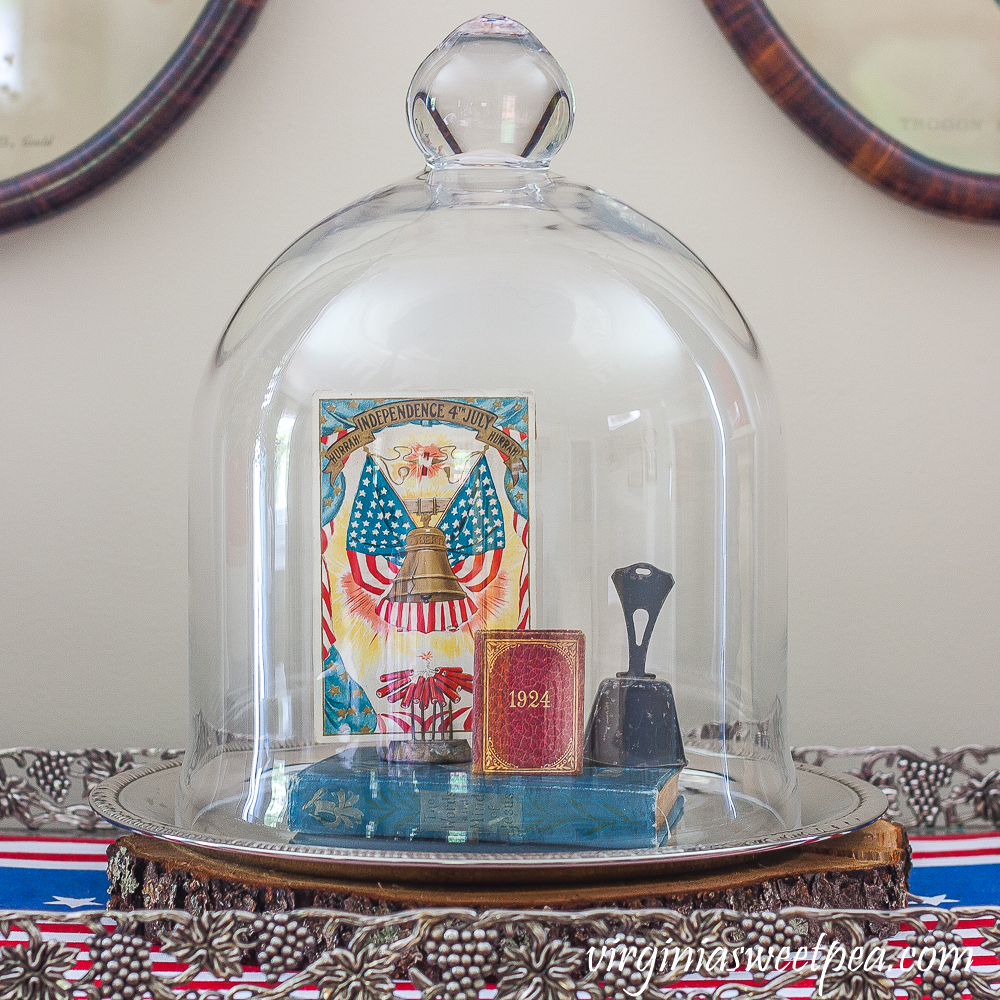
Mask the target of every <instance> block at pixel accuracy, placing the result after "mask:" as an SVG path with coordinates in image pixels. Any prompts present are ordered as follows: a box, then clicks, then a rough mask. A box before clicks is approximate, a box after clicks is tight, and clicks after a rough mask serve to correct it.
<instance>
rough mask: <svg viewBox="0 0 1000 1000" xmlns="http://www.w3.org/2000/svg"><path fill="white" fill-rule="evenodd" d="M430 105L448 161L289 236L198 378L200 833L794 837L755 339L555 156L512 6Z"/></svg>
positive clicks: (472, 844)
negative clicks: (560, 169)
mask: <svg viewBox="0 0 1000 1000" xmlns="http://www.w3.org/2000/svg"><path fill="white" fill-rule="evenodd" d="M407 109H408V114H409V118H410V125H411V130H412V132H413V135H414V137H415V139H416V140H417V142H418V144H419V145H420V147H421V149H422V151H423V153H424V155H425V157H426V160H427V169H426V170H425V171H424V172H423V173H422V174H420V175H419V176H418V177H416V178H414V179H412V180H408V181H404V182H402V183H400V184H397V185H394V186H393V187H390V188H387V189H385V190H383V191H379V192H376V193H375V194H372V195H371V196H369V197H368V198H365V199H364V200H363V201H361V202H358V203H357V204H355V205H352V206H350V207H348V208H346V209H344V210H342V211H340V212H338V213H337V214H335V215H334V216H332V217H331V218H329V219H327V220H326V221H325V222H322V223H320V224H319V225H318V226H316V227H315V228H314V229H312V230H310V231H309V232H308V233H306V235H305V236H303V237H302V238H301V239H300V240H298V242H296V243H295V244H293V245H292V247H291V248H289V249H288V250H287V251H286V252H285V253H284V254H282V255H281V257H279V258H278V260H277V261H275V263H274V264H273V265H272V266H271V267H270V268H269V269H268V271H267V272H266V273H265V274H264V275H263V276H262V278H261V279H260V280H259V281H258V282H257V284H256V285H255V286H254V288H253V290H252V291H251V292H250V294H249V295H248V296H247V298H246V300H245V301H244V303H243V304H242V306H241V307H240V309H239V311H238V312H237V313H236V315H235V317H234V318H233V320H232V322H231V323H230V325H229V328H228V329H227V330H226V332H225V334H224V336H223V338H222V341H221V343H220V345H219V348H218V351H217V353H216V356H215V358H214V359H213V362H212V364H211V366H210V368H209V371H208V373H207V375H206V377H205V380H204V383H203V386H202V390H201V394H200V397H199V402H198V407H197V413H196V420H195V428H194V434H193V446H192V468H191V500H190V525H191V527H190V531H191V536H190V568H191V706H192V716H193V719H192V730H191V740H190V745H189V750H188V752H187V754H186V756H185V761H184V768H183V773H182V776H181V783H180V791H179V795H178V816H177V821H178V823H179V824H180V825H182V826H184V827H186V828H188V829H192V830H202V831H208V832H219V831H230V832H232V831H233V830H235V829H237V828H239V829H240V830H241V831H243V834H242V835H244V836H245V835H246V831H248V830H255V831H256V836H258V837H259V838H260V839H261V840H268V839H270V840H271V841H275V840H277V841H280V842H287V841H289V840H293V839H294V841H295V842H296V843H304V844H315V845H318V846H321V847H325V848H328V849H329V851H330V853H331V854H332V855H336V854H337V852H343V851H344V850H346V849H351V850H357V849H369V848H370V849H378V850H380V851H385V850H406V851H411V852H414V851H417V852H419V851H430V852H439V853H440V852H452V853H455V854H458V855H470V856H471V858H472V859H473V860H474V858H475V855H476V853H477V852H480V851H488V852H494V853H495V852H497V851H500V852H504V851H510V852H521V853H532V852H551V853H552V855H553V857H558V855H559V854H560V853H561V852H563V853H565V852H567V851H585V852H588V851H589V852H604V851H620V850H629V851H636V852H641V851H650V852H653V853H654V854H655V853H657V852H660V853H662V852H664V851H668V852H669V851H677V850H687V849H697V848H699V847H716V846H718V845H725V844H730V843H731V844H743V843H746V842H747V841H748V840H752V839H754V838H756V837H761V836H767V835H770V834H773V833H776V832H780V831H783V830H788V829H792V828H794V827H796V826H797V824H798V822H799V811H798V795H797V791H796V783H795V774H794V771H793V768H792V763H791V759H790V755H789V752H788V748H787V741H786V720H785V702H786V692H785V687H786V654H785V627H786V555H785V486H784V470H783V457H782V451H783V448H782V441H781V436H780V426H779V422H778V416H777V412H776V409H775V404H774V396H773V391H772V388H771V383H770V378H769V375H768V372H767V369H766V366H765V365H764V362H763V360H762V358H761V356H760V353H759V350H758V347H757V344H756V341H755V340H754V338H753V336H752V334H751V333H750V331H749V329H748V328H747V326H746V324H745V322H744V320H743V318H742V316H741V315H740V313H739V311H738V310H737V309H736V307H735V306H734V305H733V303H732V301H731V300H730V299H729V297H728V295H727V294H726V292H725V291H724V289H723V288H722V287H721V286H720V285H719V284H718V282H717V281H716V280H715V279H714V278H713V277H712V275H711V274H710V273H709V272H708V270H707V269H706V268H705V267H704V265H703V264H702V263H701V262H700V261H699V260H698V259H697V258H696V257H695V256H694V255H693V254H692V253H691V252H690V251H689V250H688V249H687V248H686V247H684V246H683V245H682V244H680V243H679V242H678V241H677V240H676V239H674V237H672V236H671V235H670V234H669V233H667V232H666V231H665V230H663V229H661V228H660V227H659V226H657V225H656V224H655V223H653V222H651V221H650V220H648V219H646V218H644V217H643V216H641V215H639V214H638V213H637V212H635V211H633V210H632V209H630V208H629V207H627V206H626V205H623V204H622V203H621V202H618V201H616V200H614V199H613V198H610V197H608V196H607V195H605V194H602V193H600V192H598V191H595V190H593V189H591V188H587V187H584V186H581V185H578V184H574V183H571V182H569V181H566V180H564V179H563V178H561V177H558V176H556V175H554V174H552V173H550V171H549V169H548V163H549V159H550V158H551V156H552V155H553V154H554V153H555V152H556V151H557V150H558V148H559V147H560V146H561V145H562V143H563V142H564V141H565V139H566V138H567V136H568V134H569V131H570V128H571V125H572V119H573V98H572V91H571V88H570V85H569V82H568V80H567V79H566V77H565V75H564V74H563V72H562V70H561V69H560V67H559V66H558V64H557V63H556V62H555V60H554V59H553V58H552V56H551V55H550V54H549V53H548V51H547V50H546V49H544V48H543V47H542V46H541V45H540V44H539V42H538V41H537V40H536V39H535V38H534V36H533V35H532V34H531V33H530V32H529V31H528V30H527V29H526V28H524V27H523V26H522V25H520V24H518V23H517V22H516V21H512V20H510V19H508V18H504V17H499V16H494V15H487V16H483V17H480V18H476V19H474V20H472V21H469V22H468V23H466V24H464V25H462V26H461V27H459V28H458V29H456V31H454V32H453V33H452V34H451V35H450V36H449V37H448V38H447V39H445V41H444V42H443V43H442V44H441V46H439V47H438V49H436V50H435V51H434V52H433V53H432V54H431V55H430V56H428V58H427V59H426V60H425V61H424V63H423V64H422V65H421V67H420V68H419V69H418V71H417V73H416V75H415V77H414V80H413V84H412V85H411V88H410V93H409V95H408V98H407ZM244 824H251V825H252V826H250V827H247V826H245V825H244Z"/></svg>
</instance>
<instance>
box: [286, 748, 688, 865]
mask: <svg viewBox="0 0 1000 1000" xmlns="http://www.w3.org/2000/svg"><path fill="white" fill-rule="evenodd" d="M679 773H680V768H621V767H585V768H584V769H583V773H582V774H579V775H569V774H565V775H493V776H489V777H487V776H485V775H480V774H473V773H472V772H471V766H470V765H469V764H457V765H456V764H449V765H444V764H417V765H399V764H392V763H387V762H384V761H382V760H380V759H379V758H378V755H377V753H376V751H375V749H374V748H369V747H364V748H359V749H356V750H354V751H353V752H351V751H345V752H344V753H342V754H338V755H336V756H333V757H328V758H327V759H326V760H323V761H320V762H319V763H318V764H314V765H313V766H312V767H309V768H307V769H306V770H304V771H300V772H299V773H298V774H297V775H296V776H295V778H294V779H293V782H292V787H291V790H290V797H289V808H288V826H289V829H291V830H292V831H294V832H295V833H297V834H303V835H307V836H308V837H309V840H310V841H313V838H319V839H318V840H316V841H315V842H318V843H321V842H323V840H324V839H329V840H332V839H340V838H343V837H348V838H351V839H352V840H353V839H354V838H365V839H372V838H379V839H384V838H389V839H395V840H405V841H410V840H437V841H444V842H446V843H450V844H456V845H457V844H466V843H496V844H551V845H562V846H569V847H573V846H581V847H589V848H593V849H597V850H619V849H629V848H648V847H657V846H659V845H660V844H662V843H664V842H665V841H666V839H667V838H668V837H669V836H670V832H671V830H672V829H673V827H674V825H675V824H676V822H677V819H678V818H679V814H680V812H681V809H682V808H683V805H682V800H680V799H679V798H678V795H677V786H678V780H677V779H678V775H679ZM297 839H298V838H297ZM303 839H304V838H303Z"/></svg>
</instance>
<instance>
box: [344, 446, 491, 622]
mask: <svg viewBox="0 0 1000 1000" xmlns="http://www.w3.org/2000/svg"><path fill="white" fill-rule="evenodd" d="M437 526H438V527H439V528H440V529H441V531H442V532H443V533H444V536H445V540H446V543H447V546H448V561H449V564H450V565H451V568H452V571H453V572H454V574H455V576H456V578H457V579H458V582H459V583H460V584H461V585H462V587H463V588H464V590H465V591H466V597H465V598H463V599H461V600H453V601H438V602H430V603H428V604H424V603H421V602H413V603H410V602H396V601H393V600H391V596H390V590H391V587H392V582H393V580H394V579H395V577H396V573H397V572H398V571H399V567H400V564H401V563H402V561H403V555H404V553H405V550H406V536H407V535H408V534H409V532H410V531H412V530H413V529H414V528H415V527H416V524H415V522H414V520H413V518H412V517H411V516H410V513H409V512H408V511H407V509H406V507H405V505H404V503H403V501H402V500H401V499H400V497H399V495H398V494H397V493H396V491H395V489H394V488H393V485H392V483H391V482H390V481H389V479H388V478H387V477H386V476H385V475H384V474H383V472H382V470H381V469H380V468H379V466H378V464H377V463H376V462H375V460H374V459H373V458H372V457H371V456H370V455H369V456H368V457H367V458H366V460H365V464H364V468H363V469H362V472H361V478H360V480H359V482H358V489H357V493H356V495H355V498H354V505H353V507H352V509H351V516H350V520H349V522H348V526H347V542H346V548H347V558H348V561H349V563H350V566H351V573H352V575H353V577H354V579H355V581H356V582H357V583H358V585H359V586H361V587H363V588H364V589H365V590H366V591H368V593H370V594H372V595H373V596H374V597H376V598H377V599H378V600H377V604H376V611H377V613H378V615H379V617H380V618H382V619H383V620H384V621H386V622H388V623H389V624H390V625H394V626H395V627H396V628H398V629H401V630H403V631H407V632H413V631H416V632H454V631H456V630H458V629H460V628H461V627H462V626H463V625H465V624H466V623H467V622H468V621H469V620H470V619H471V618H472V616H473V615H474V614H475V613H476V611H477V610H478V605H477V604H476V602H475V600H474V599H473V597H472V596H471V595H472V594H477V593H479V592H481V591H482V590H484V589H485V588H486V587H487V586H489V584H490V583H491V582H492V581H493V580H494V579H495V577H496V575H497V573H498V572H499V570H500V563H501V560H502V559H503V550H504V545H505V544H506V536H505V532H504V521H503V511H502V509H501V507H500V500H499V497H498V496H497V491H496V486H495V484H494V482H493V476H492V474H491V473H490V467H489V464H488V463H487V461H486V457H485V455H484V456H481V457H480V459H479V461H478V462H477V463H476V465H475V466H474V467H473V469H472V471H471V473H470V474H469V475H468V477H467V478H466V480H465V482H464V483H463V484H462V486H461V487H460V488H459V490H458V492H457V493H456V494H455V497H454V498H453V500H452V501H451V504H450V505H449V507H448V509H447V510H446V511H445V513H444V515H443V517H442V518H441V521H440V523H439V524H438V525H437Z"/></svg>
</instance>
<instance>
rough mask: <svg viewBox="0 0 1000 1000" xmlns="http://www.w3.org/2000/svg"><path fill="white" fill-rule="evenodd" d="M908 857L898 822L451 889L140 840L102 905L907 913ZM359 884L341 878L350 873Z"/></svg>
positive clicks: (123, 843) (128, 850)
mask: <svg viewBox="0 0 1000 1000" xmlns="http://www.w3.org/2000/svg"><path fill="white" fill-rule="evenodd" d="M909 872H910V850H909V844H908V842H907V839H906V833H905V831H904V830H903V828H902V827H901V826H899V825H898V824H896V823H891V822H889V821H888V820H884V819H883V820H878V821H877V822H875V823H873V824H871V826H868V827H865V828H864V829H863V830H859V831H858V832H856V833H851V834H847V835H845V836H842V837H835V838H832V839H829V840H824V841H821V842H819V843H816V844H811V845H809V846H808V847H804V848H795V849H789V850H784V851H779V852H774V853H768V854H764V855H759V856H758V857H757V858H756V859H755V860H753V861H751V862H749V863H747V862H744V863H743V864H741V865H738V866H735V867H730V868H713V869H711V870H710V871H701V872H686V873H682V874H675V875H666V874H662V873H660V874H656V875H655V876H651V877H647V878H641V877H632V878H629V879H628V880H627V881H624V880H622V876H621V875H618V876H617V879H618V880H617V881H616V880H615V878H616V876H615V875H614V874H613V873H605V876H604V880H601V879H600V877H599V876H598V875H597V874H595V870H594V869H589V870H588V871H587V872H586V874H585V875H584V876H583V877H581V878H580V879H579V880H578V881H575V882H572V883H570V884H565V882H563V883H562V884H548V883H547V882H546V881H545V877H544V874H543V873H539V877H538V880H537V881H534V882H531V883H529V884H527V885H511V884H510V883H506V884H505V883H504V882H503V881H502V879H501V880H500V881H497V880H496V876H494V881H492V882H490V881H485V880H484V881H483V882H482V883H481V884H477V883H468V882H465V883H463V884H454V883H452V884H448V883H447V882H446V879H447V878H448V874H447V873H446V872H442V874H441V877H440V879H439V880H437V881H434V882H427V881H422V882H416V881H413V882H403V881H399V880H398V878H392V877H374V878H373V876H372V873H371V871H370V870H368V869H364V868H362V867H360V866H358V867H357V868H356V869H355V870H354V872H351V871H350V870H349V869H348V870H347V871H346V872H345V868H344V867H343V866H341V868H340V870H339V871H338V872H337V873H336V875H330V876H328V877H324V876H323V875H320V874H316V873H315V872H299V873H295V872H284V871H275V870H273V869H269V868H268V867H266V864H264V863H261V862H260V860H259V859H255V858H253V857H250V856H248V855H239V854H230V853H223V852H207V851H201V850H193V849H191V848H188V847H184V846H181V845H178V844H173V843H170V842H168V841H164V840H156V839H154V838H151V837H144V836H140V835H138V834H133V835H131V836H127V837H122V838H121V839H120V840H118V841H116V842H115V843H114V844H113V845H112V846H111V847H110V848H109V849H108V876H109V879H110V882H111V886H110V900H109V903H108V908H109V909H117V910H131V909H161V908H162V909H186V910H189V911H192V912H195V913H198V912H202V911H205V910H226V909H236V910H249V911H251V912H264V911H268V910H291V909H296V908H301V907H323V908H326V909H334V910H346V911H350V912H353V913H370V914H381V913H392V912H397V911H400V910H409V909H418V908H422V907H434V906H466V907H470V908H472V909H477V910H484V909H493V908H499V909H518V910H523V909H538V908H541V907H551V908H553V909H559V910H583V909H589V908H592V907H607V906H610V907H618V908H628V909H632V908H637V907H665V908H670V909H677V910H680V911H682V912H690V911H691V910H695V909H710V908H715V907H720V908H727V909H735V910H740V911H742V912H748V913H753V912H761V911H764V910H776V909H779V908H780V907H782V906H817V907H836V908H838V909H846V908H859V909H872V910H885V909H899V908H902V907H905V906H906V892H907V887H908V877H909ZM355 873H356V877H346V875H351V876H353V875H354V874H355Z"/></svg>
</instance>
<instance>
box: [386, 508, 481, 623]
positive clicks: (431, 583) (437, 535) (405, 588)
mask: <svg viewBox="0 0 1000 1000" xmlns="http://www.w3.org/2000/svg"><path fill="white" fill-rule="evenodd" d="M450 503H451V499H450V498H446V497H419V498H416V499H412V500H404V501H403V504H404V506H405V507H406V509H407V510H408V511H409V512H410V513H411V514H413V515H414V516H415V517H417V518H418V519H419V520H420V526H419V527H417V528H412V529H411V530H410V532H409V533H408V534H407V536H406V554H405V556H404V557H403V563H402V565H401V566H400V567H399V572H398V573H397V574H396V578H395V580H393V581H392V591H391V593H390V599H391V600H392V601H396V602H398V603H418V602H423V603H424V604H428V603H431V602H435V603H437V602H443V601H460V600H462V599H463V598H464V597H465V596H466V594H465V591H464V590H463V589H462V585H461V584H460V583H459V582H458V578H457V577H456V576H455V573H454V572H453V570H452V568H451V563H450V562H449V560H448V544H447V541H446V539H445V536H444V532H443V531H442V530H441V529H440V528H432V527H430V520H431V518H432V517H434V515H435V514H443V513H444V512H445V511H446V510H447V509H448V505H449V504H450Z"/></svg>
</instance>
